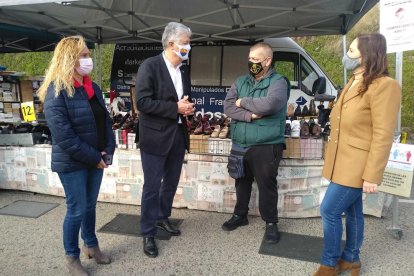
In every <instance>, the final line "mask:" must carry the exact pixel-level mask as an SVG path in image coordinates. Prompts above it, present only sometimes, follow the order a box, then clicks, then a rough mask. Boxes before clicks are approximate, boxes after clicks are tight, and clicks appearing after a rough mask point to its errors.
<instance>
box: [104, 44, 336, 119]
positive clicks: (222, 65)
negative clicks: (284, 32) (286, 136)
mask: <svg viewBox="0 0 414 276" xmlns="http://www.w3.org/2000/svg"><path fill="white" fill-rule="evenodd" d="M264 42H266V43H268V44H270V45H271V46H272V49H273V51H274V56H273V61H274V66H275V69H276V71H277V72H278V73H280V74H282V75H284V76H285V77H287V78H288V79H289V81H290V83H291V93H290V98H289V103H296V104H299V105H305V104H308V103H309V101H310V100H311V99H313V98H314V97H315V95H317V96H318V97H319V98H321V97H322V98H323V99H332V98H334V97H335V96H336V95H337V88H336V87H335V85H334V84H333V82H332V81H331V80H330V79H329V78H328V76H327V75H326V74H325V72H324V71H323V70H322V69H321V68H320V67H319V66H318V64H317V63H316V62H315V61H314V60H313V59H312V58H311V57H310V56H309V55H308V54H307V53H306V52H305V50H304V49H302V48H301V47H300V46H299V45H298V44H297V43H296V42H294V41H293V40H292V39H290V38H270V39H265V40H264ZM191 44H192V49H191V52H190V58H189V64H188V65H189V66H190V73H191V90H192V98H193V101H194V102H195V103H196V110H197V113H201V114H202V115H204V114H206V113H207V114H209V115H213V114H215V115H217V116H220V114H221V113H222V112H223V101H224V99H225V96H226V92H227V91H228V89H229V88H230V86H231V85H232V84H233V82H234V81H235V79H236V78H237V77H238V76H240V75H244V74H247V73H248V70H247V62H248V55H249V48H250V47H251V45H252V44H251V43H250V44H248V43H245V44H241V43H237V42H229V41H213V42H198V41H195V42H192V43H191ZM161 51H162V47H161V44H153V43H152V44H151V43H150V44H117V45H116V46H115V52H114V57H113V63H112V73H111V89H114V90H118V92H121V95H122V92H124V93H125V92H129V91H128V88H129V86H128V83H131V78H134V77H135V74H136V72H137V70H138V67H139V65H140V64H141V63H142V62H143V61H144V60H145V58H147V57H150V56H154V55H156V54H159V53H160V52H161ZM137 85H139V84H137ZM117 88H119V89H117ZM125 96H127V95H125ZM128 96H129V93H128Z"/></svg>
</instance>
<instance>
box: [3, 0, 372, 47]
mask: <svg viewBox="0 0 414 276" xmlns="http://www.w3.org/2000/svg"><path fill="white" fill-rule="evenodd" d="M377 2H378V0H341V1H338V0H116V1H115V0H100V1H97V0H84V1H76V0H75V1H65V2H56V1H48V0H32V1H30V0H20V1H5V0H0V23H3V24H1V25H0V42H1V43H0V49H1V48H4V46H3V45H10V44H8V43H10V42H13V45H14V46H17V45H18V43H19V41H17V39H16V37H17V36H16V35H15V36H13V32H8V31H5V29H6V28H10V25H13V26H16V27H19V28H30V29H21V30H22V32H23V33H24V32H27V31H29V33H30V34H31V36H29V35H27V36H25V35H24V34H23V35H22V36H20V35H19V37H20V39H23V41H24V38H27V39H31V40H35V38H34V37H38V38H39V39H38V40H37V41H38V42H39V41H40V42H42V40H41V39H40V38H42V37H45V36H47V37H48V38H52V37H53V39H52V40H54V41H57V40H58V39H57V38H60V37H61V36H67V35H73V34H82V35H83V36H84V37H85V38H86V39H87V40H88V41H90V42H95V43H98V44H101V43H116V42H153V41H157V42H159V41H160V40H161V35H162V30H163V29H164V27H165V25H166V24H167V23H168V22H170V21H178V22H182V23H184V24H186V25H187V26H189V27H190V28H191V29H192V31H193V38H192V41H199V40H204V41H206V40H233V41H241V42H253V41H259V40H262V39H264V38H268V37H285V36H308V35H332V34H345V33H347V31H348V30H349V29H350V28H352V26H354V25H355V24H356V22H357V21H358V20H359V19H360V18H361V17H362V16H363V15H364V14H365V13H366V12H367V11H369V10H370V9H371V8H372V7H373V6H374V5H375V4H376V3H377ZM33 28H34V29H35V30H33ZM35 41H36V40H35ZM43 43H44V44H45V45H47V44H50V41H49V40H46V41H45V42H43ZM26 44H27V41H26ZM36 47H37V48H36ZM14 48H15V49H14V51H17V49H16V47H14ZM25 49H26V50H31V51H35V50H42V49H45V48H42V46H41V45H36V46H35V47H28V46H27V45H23V47H21V50H22V51H23V50H25ZM10 50H11V48H10V47H9V50H8V51H10ZM5 51H7V49H6V50H4V49H3V52H5Z"/></svg>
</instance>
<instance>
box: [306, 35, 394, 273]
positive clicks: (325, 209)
mask: <svg viewBox="0 0 414 276" xmlns="http://www.w3.org/2000/svg"><path fill="white" fill-rule="evenodd" d="M386 53H387V51H386V41H385V38H384V36H382V35H381V34H368V35H361V36H358V37H357V38H356V39H355V40H354V41H353V42H352V43H351V45H350V47H349V50H348V52H347V54H346V55H345V56H344V58H343V60H342V63H343V65H344V67H345V68H346V69H348V70H353V76H352V78H351V79H350V81H349V82H348V84H347V85H346V86H345V88H344V89H343V92H342V93H341V95H340V97H339V99H338V100H337V102H336V104H335V105H334V108H333V109H332V112H331V116H330V121H331V134H330V137H329V142H328V148H327V152H326V155H325V165H324V168H323V176H324V177H325V178H327V179H329V180H330V181H331V183H330V184H329V187H328V189H327V191H326V194H325V197H324V199H323V201H322V204H321V208H320V211H321V216H322V223H323V232H324V247H323V253H322V257H321V265H320V267H319V269H318V271H317V272H316V273H315V274H314V275H320V276H321V275H337V273H339V272H342V271H345V270H351V275H352V276H356V275H358V274H359V271H360V269H361V262H360V259H359V252H360V248H361V245H362V240H363V236H364V216H363V213H362V193H363V192H366V193H375V192H377V190H378V185H379V184H381V181H382V174H383V172H384V169H385V165H386V164H387V161H388V156H389V152H390V149H391V145H392V141H393V134H394V129H395V127H396V122H397V114H398V111H399V108H400V102H401V88H400V86H399V84H398V83H397V82H396V81H395V80H393V79H391V78H390V77H388V64H387V54H386ZM343 213H345V215H346V245H345V248H344V250H343V251H342V252H341V238H342V219H341V216H342V214H343Z"/></svg>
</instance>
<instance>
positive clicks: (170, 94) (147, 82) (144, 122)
mask: <svg viewBox="0 0 414 276" xmlns="http://www.w3.org/2000/svg"><path fill="white" fill-rule="evenodd" d="M180 70H181V77H182V81H183V90H184V93H183V96H186V95H188V96H189V99H190V100H191V96H190V92H191V83H190V76H189V72H188V68H187V66H185V65H183V66H181V68H180ZM135 87H136V89H135V92H136V99H137V107H138V110H139V143H140V149H141V150H143V151H145V152H147V153H150V154H155V155H160V156H166V155H167V153H168V151H169V150H170V149H171V147H172V146H174V145H173V142H174V137H175V132H176V131H177V129H179V130H180V129H181V128H177V124H178V116H180V118H181V121H182V125H183V128H182V130H183V131H184V132H185V133H184V134H185V135H184V136H185V137H186V147H187V150H188V148H189V137H188V131H187V123H186V118H184V117H183V116H182V115H181V114H178V106H177V102H178V97H177V92H176V91H175V88H174V84H173V82H172V80H171V76H170V73H169V72H168V68H167V65H166V64H165V61H164V58H163V56H162V53H161V54H160V55H158V56H155V57H150V58H148V59H146V60H145V61H144V62H143V63H142V64H141V66H140V67H139V69H138V74H137V78H136V84H135Z"/></svg>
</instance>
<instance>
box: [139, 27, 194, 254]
mask: <svg viewBox="0 0 414 276" xmlns="http://www.w3.org/2000/svg"><path fill="white" fill-rule="evenodd" d="M190 37H191V30H190V28H188V27H187V26H185V25H183V24H180V23H176V22H170V23H168V25H167V26H166V27H165V30H164V33H163V35H162V45H163V48H164V51H163V52H162V53H161V54H160V55H158V56H155V57H151V58H148V59H146V60H145V61H144V62H143V63H142V64H141V66H140V67H139V70H138V74H137V78H136V96H137V97H136V99H137V107H138V110H139V112H140V116H139V142H140V152H141V161H142V169H143V171H144V187H143V191H142V199H141V234H142V236H143V243H144V253H145V254H146V255H147V256H149V257H157V256H158V248H157V245H156V243H155V240H154V236H155V234H156V232H157V227H158V228H161V229H163V230H165V231H167V232H169V233H170V234H171V235H174V236H178V235H180V234H181V232H180V230H179V229H177V228H176V227H175V226H174V225H172V224H171V223H170V221H169V220H168V218H169V217H170V216H171V209H172V203H173V199H174V196H175V192H176V190H177V186H178V181H179V179H180V175H181V167H182V164H183V160H184V154H185V150H186V149H187V150H188V148H189V138H188V132H187V124H186V116H188V115H193V114H194V111H195V108H194V104H193V103H191V97H190V85H191V83H190V77H189V73H188V69H187V66H184V65H182V62H183V61H184V60H187V59H188V54H189V52H190V49H191V47H190Z"/></svg>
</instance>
